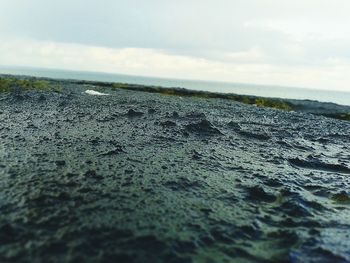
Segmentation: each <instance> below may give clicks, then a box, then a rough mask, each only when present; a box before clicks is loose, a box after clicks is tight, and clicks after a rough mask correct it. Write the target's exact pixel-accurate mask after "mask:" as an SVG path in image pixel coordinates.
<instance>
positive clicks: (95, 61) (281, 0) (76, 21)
mask: <svg viewBox="0 0 350 263" xmlns="http://www.w3.org/2000/svg"><path fill="white" fill-rule="evenodd" d="M0 4H1V5H0V6H1V8H0V65H2V66H25V67H27V66H28V67H40V68H54V69H68V70H80V71H96V72H108V73H120V74H131V75H140V76H155V77H166V78H181V79H196V80H214V81H225V82H238V83H251V84H265V85H281V86H294V87H305V88H314V89H326V90H342V91H349V92H350V16H349V14H348V13H349V10H350V1H348V0H327V1H326V0H293V1H290V0H288V1H286V0H278V1H276V0H177V1H170V0H60V1H57V0H0Z"/></svg>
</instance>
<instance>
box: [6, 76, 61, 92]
mask: <svg viewBox="0 0 350 263" xmlns="http://www.w3.org/2000/svg"><path fill="white" fill-rule="evenodd" d="M29 90H39V91H56V92H59V91H60V87H59V86H58V85H53V84H51V83H50V82H49V81H45V80H28V79H15V78H0V92H21V91H29Z"/></svg>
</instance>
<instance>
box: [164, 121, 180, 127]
mask: <svg viewBox="0 0 350 263" xmlns="http://www.w3.org/2000/svg"><path fill="white" fill-rule="evenodd" d="M160 125H161V126H163V127H164V128H170V127H176V126H177V124H176V123H175V122H173V121H163V122H161V123H160Z"/></svg>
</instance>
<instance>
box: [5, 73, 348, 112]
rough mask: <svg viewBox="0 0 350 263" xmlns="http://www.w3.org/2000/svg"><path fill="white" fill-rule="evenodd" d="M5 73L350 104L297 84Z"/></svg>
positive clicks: (342, 95)
mask: <svg viewBox="0 0 350 263" xmlns="http://www.w3.org/2000/svg"><path fill="white" fill-rule="evenodd" d="M0 73H1V74H11V75H27V76H35V77H47V78H56V79H77V80H91V81H106V82H121V83H129V84H140V85H151V86H161V87H176V88H186V89H193V90H203V91H211V92H222V93H235V94H241V95H255V96H262V97H273V98H286V99H307V100H317V101H321V102H333V103H337V104H340V105H348V106H350V88H349V92H344V91H329V90H317V89H304V88H297V87H283V86H272V85H271V86H269V85H255V84H246V83H228V82H219V81H201V80H185V79H171V78H158V77H144V76H133V75H123V74H112V73H100V72H86V71H68V70H60V69H41V68H24V67H0Z"/></svg>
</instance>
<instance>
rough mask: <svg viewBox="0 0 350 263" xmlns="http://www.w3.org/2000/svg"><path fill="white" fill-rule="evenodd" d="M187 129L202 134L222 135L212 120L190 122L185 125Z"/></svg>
mask: <svg viewBox="0 0 350 263" xmlns="http://www.w3.org/2000/svg"><path fill="white" fill-rule="evenodd" d="M185 129H186V131H188V132H191V133H196V134H201V135H215V134H216V135H221V134H222V133H221V132H220V130H219V129H217V128H215V127H214V126H213V125H212V124H211V122H210V121H208V120H206V119H203V120H201V121H200V122H197V123H190V124H188V125H186V127H185Z"/></svg>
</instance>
